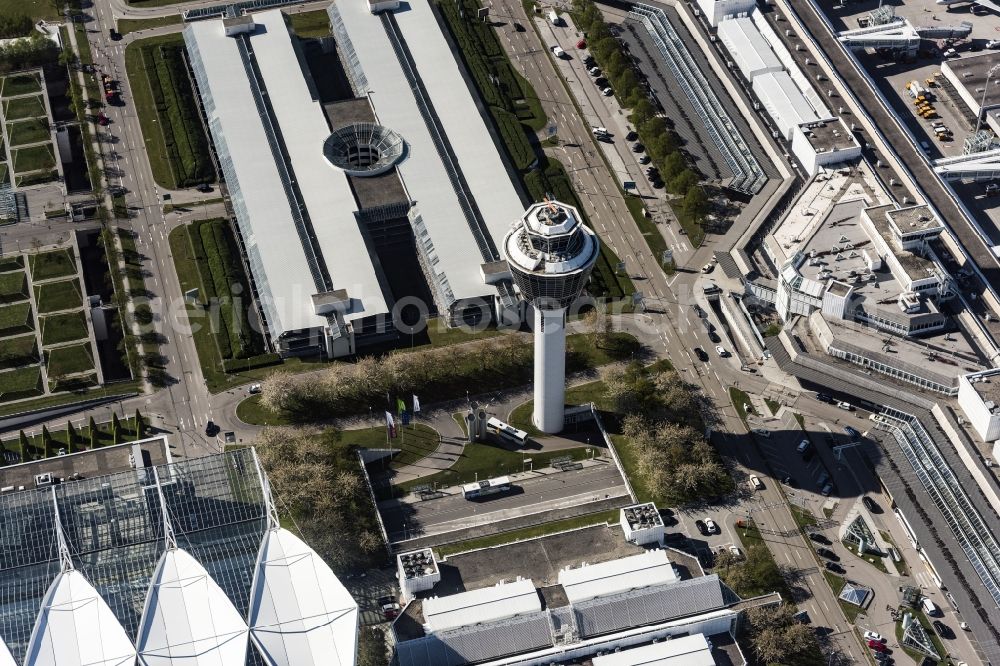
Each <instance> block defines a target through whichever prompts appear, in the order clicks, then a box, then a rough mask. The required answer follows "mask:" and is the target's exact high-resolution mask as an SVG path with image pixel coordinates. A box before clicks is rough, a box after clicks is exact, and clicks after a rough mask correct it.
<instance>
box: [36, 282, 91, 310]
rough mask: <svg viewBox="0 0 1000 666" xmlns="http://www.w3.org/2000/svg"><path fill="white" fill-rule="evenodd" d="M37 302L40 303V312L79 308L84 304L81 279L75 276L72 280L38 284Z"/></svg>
mask: <svg viewBox="0 0 1000 666" xmlns="http://www.w3.org/2000/svg"><path fill="white" fill-rule="evenodd" d="M35 303H36V304H37V305H38V312H39V313H41V314H45V313H48V312H58V311H60V310H73V309H78V308H80V307H82V306H83V296H82V295H81V294H80V281H79V280H77V279H76V278H74V279H72V280H62V281H60V282H47V283H45V284H42V285H36V286H35Z"/></svg>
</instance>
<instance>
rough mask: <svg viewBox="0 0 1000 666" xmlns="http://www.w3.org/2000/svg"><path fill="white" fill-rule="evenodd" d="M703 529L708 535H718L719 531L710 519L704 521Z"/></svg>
mask: <svg viewBox="0 0 1000 666" xmlns="http://www.w3.org/2000/svg"><path fill="white" fill-rule="evenodd" d="M705 529H707V530H708V533H709V534H718V533H719V532H720V531H721V530H719V526H718V525H716V524H715V521H714V520H712V519H711V518H706V519H705Z"/></svg>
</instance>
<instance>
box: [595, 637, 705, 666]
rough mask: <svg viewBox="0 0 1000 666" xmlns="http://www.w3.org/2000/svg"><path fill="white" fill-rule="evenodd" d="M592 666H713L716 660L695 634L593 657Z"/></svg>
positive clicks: (702, 638) (701, 638) (703, 639)
mask: <svg viewBox="0 0 1000 666" xmlns="http://www.w3.org/2000/svg"><path fill="white" fill-rule="evenodd" d="M593 666H715V659H714V658H713V657H712V648H711V646H709V644H708V639H706V638H705V636H704V634H694V635H693V636H682V637H680V638H673V639H671V640H667V641H660V642H659V643H653V644H651V645H643V646H642V647H637V648H631V649H628V650H622V651H621V652H615V653H613V654H606V655H603V656H600V657H594V659H593Z"/></svg>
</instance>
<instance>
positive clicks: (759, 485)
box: [750, 474, 764, 490]
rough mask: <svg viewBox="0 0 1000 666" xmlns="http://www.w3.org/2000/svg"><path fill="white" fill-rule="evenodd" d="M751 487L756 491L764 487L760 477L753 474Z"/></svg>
mask: <svg viewBox="0 0 1000 666" xmlns="http://www.w3.org/2000/svg"><path fill="white" fill-rule="evenodd" d="M750 487H751V488H753V489H754V490H760V489H761V488H763V487H764V484H763V483H761V482H760V477H758V476H757V475H756V474H751V475H750Z"/></svg>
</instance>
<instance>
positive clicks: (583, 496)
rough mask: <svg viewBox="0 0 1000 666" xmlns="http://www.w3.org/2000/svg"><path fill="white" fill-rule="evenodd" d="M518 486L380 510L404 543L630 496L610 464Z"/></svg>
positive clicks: (539, 476) (394, 503) (538, 476)
mask: <svg viewBox="0 0 1000 666" xmlns="http://www.w3.org/2000/svg"><path fill="white" fill-rule="evenodd" d="M531 477H534V478H531ZM513 486H514V488H515V491H514V492H512V493H510V494H505V495H498V496H493V497H487V498H485V499H482V500H480V501H470V500H467V499H465V498H464V497H463V496H462V494H461V493H459V494H455V495H450V496H448V497H442V498H438V499H432V500H427V501H419V500H418V501H415V502H412V503H409V502H405V503H404V502H401V501H400V500H386V501H383V502H380V503H379V508H380V510H381V512H382V519H383V520H384V521H385V527H386V531H387V532H388V533H389V537H390V539H391V540H399V539H400V538H402V539H412V538H414V537H418V536H430V535H434V534H442V533H445V532H453V531H456V530H462V529H467V528H469V527H475V526H478V525H484V524H487V523H492V522H497V521H501V520H506V519H509V518H515V517H519V516H525V515H529V514H532V513H542V512H544V511H550V510H553V509H562V508H566V507H570V506H581V505H584V504H588V503H591V502H597V501H600V500H604V499H607V498H608V497H609V496H610V497H619V496H621V495H627V494H628V491H627V490H626V487H625V481H624V479H622V477H621V474H620V473H619V472H618V468H617V467H616V466H615V465H614V463H612V462H609V461H605V462H599V463H597V464H595V465H593V466H589V467H584V468H583V469H579V470H574V471H569V472H553V471H551V470H547V471H546V473H543V472H534V473H533V474H529V475H527V476H526V477H525V478H520V479H517V480H516V481H514V484H513ZM529 509H530V510H529Z"/></svg>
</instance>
